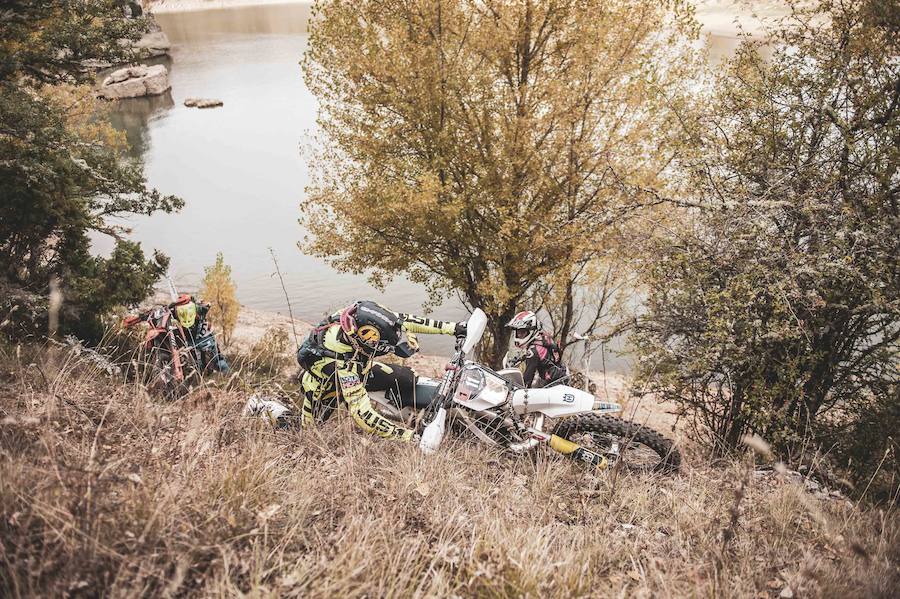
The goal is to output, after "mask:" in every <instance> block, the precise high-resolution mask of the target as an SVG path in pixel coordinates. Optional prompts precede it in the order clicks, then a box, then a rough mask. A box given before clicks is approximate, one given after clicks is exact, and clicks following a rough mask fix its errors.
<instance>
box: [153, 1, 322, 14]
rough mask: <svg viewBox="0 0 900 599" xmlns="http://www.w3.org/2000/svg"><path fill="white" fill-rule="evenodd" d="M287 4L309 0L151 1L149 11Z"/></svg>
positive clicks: (189, 10) (158, 12) (196, 10)
mask: <svg viewBox="0 0 900 599" xmlns="http://www.w3.org/2000/svg"><path fill="white" fill-rule="evenodd" d="M279 4H281V5H285V4H308V5H312V2H310V1H309V0H157V1H156V2H153V1H151V2H150V7H149V11H150V12H151V13H154V14H171V13H180V12H199V11H203V10H221V9H226V8H250V7H254V6H277V5H279Z"/></svg>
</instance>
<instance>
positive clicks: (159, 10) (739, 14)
mask: <svg viewBox="0 0 900 599" xmlns="http://www.w3.org/2000/svg"><path fill="white" fill-rule="evenodd" d="M312 4H313V2H312V1H311V0H155V1H154V0H151V2H150V5H149V8H148V10H149V11H150V12H151V13H155V14H173V13H183V12H185V13H186V12H200V11H204V10H223V9H230V8H252V7H256V6H279V5H281V6H286V5H307V6H312ZM694 6H695V9H696V13H695V17H696V19H697V21H699V22H700V25H701V30H702V31H703V33H704V34H706V35H713V36H716V37H725V38H735V39H737V38H739V37H740V34H741V32H742V31H743V33H745V34H750V35H757V34H759V33H761V32H762V31H763V29H764V27H765V25H766V24H767V23H771V22H772V21H773V20H775V19H778V18H780V17H783V16H786V15H788V14H790V10H789V9H788V8H787V7H786V6H785V5H784V4H783V3H782V2H780V1H779V0H768V1H766V2H760V3H757V5H755V6H753V8H752V10H748V9H747V7H746V6H742V4H741V2H740V0H699V1H696V2H694ZM738 21H740V23H741V25H742V26H743V29H741V28H740V27H739V26H738V25H737V22H738Z"/></svg>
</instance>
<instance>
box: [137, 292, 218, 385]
mask: <svg viewBox="0 0 900 599" xmlns="http://www.w3.org/2000/svg"><path fill="white" fill-rule="evenodd" d="M208 311H209V304H206V303H200V302H197V301H196V300H194V298H193V297H191V296H190V295H188V294H181V295H180V296H179V297H178V299H177V300H175V301H174V302H172V303H171V304H168V305H161V306H154V307H153V308H151V309H149V310H147V311H145V312H141V313H139V314H137V315H132V316H128V317H127V318H125V320H124V321H123V322H122V324H123V325H124V326H125V327H126V328H131V327H134V326H137V325H139V324H141V323H145V324H146V325H147V333H146V334H145V335H144V343H143V350H144V352H145V355H146V356H147V357H148V360H147V365H148V366H149V370H148V371H147V373H146V374H148V375H149V376H148V377H147V383H148V387H150V388H152V389H157V390H161V391H163V392H164V393H165V395H166V396H167V397H168V398H171V399H174V398H178V397H180V396H181V395H183V394H184V393H186V392H187V391H188V390H189V389H190V387H191V384H192V383H193V382H194V381H195V380H199V379H200V378H201V376H202V374H203V373H204V372H205V371H207V370H218V371H220V372H227V371H228V363H227V362H226V361H225V358H224V357H223V356H222V355H221V354H220V353H219V348H218V344H217V343H216V338H215V335H214V334H213V332H212V328H211V327H210V325H209V323H208V321H207V320H206V314H207V313H208Z"/></svg>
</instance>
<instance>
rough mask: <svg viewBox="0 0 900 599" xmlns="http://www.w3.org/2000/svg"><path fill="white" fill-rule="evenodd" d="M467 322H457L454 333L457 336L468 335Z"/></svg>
mask: <svg viewBox="0 0 900 599" xmlns="http://www.w3.org/2000/svg"><path fill="white" fill-rule="evenodd" d="M466 332H467V331H466V323H464V322H457V323H456V328H454V329H453V335H454V336H455V337H465V336H466Z"/></svg>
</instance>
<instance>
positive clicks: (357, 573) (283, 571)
mask: <svg viewBox="0 0 900 599" xmlns="http://www.w3.org/2000/svg"><path fill="white" fill-rule="evenodd" d="M101 366H102V361H98V360H95V359H92V358H91V357H90V356H89V355H87V354H84V353H82V354H81V355H80V356H78V355H75V353H74V352H72V351H70V350H67V349H46V348H33V347H27V346H26V347H14V346H8V345H0V558H2V559H0V595H2V596H9V597H17V596H51V595H52V596H62V595H68V596H95V595H98V594H104V595H107V594H109V595H115V596H135V595H150V596H174V595H179V596H226V595H227V596H234V595H237V594H239V593H249V594H251V595H252V596H270V595H272V596H274V595H279V596H304V597H306V596H314V597H325V596H332V595H336V596H342V597H343V596H348V597H362V596H369V597H382V596H404V597H405V596H464V597H469V596H478V597H483V596H491V597H519V596H528V597H537V596H541V597H589V596H592V597H596V596H639V597H660V596H663V597H665V596H670V597H671V596H678V597H681V596H706V597H710V596H723V597H763V596H768V597H778V596H780V597H790V596H797V597H799V596H806V597H810V596H826V597H833V596H850V597H862V596H866V597H879V596H881V597H888V596H891V595H892V594H893V593H894V592H895V591H896V589H897V588H898V585H900V572H898V561H900V521H898V519H897V516H896V513H895V512H894V511H893V510H883V509H863V508H860V507H857V506H856V505H855V504H853V503H851V502H849V501H848V500H846V499H841V498H835V497H834V496H832V495H830V494H828V493H823V492H821V491H819V492H818V494H814V493H810V492H809V491H808V490H807V485H806V484H804V481H803V480H798V479H797V477H791V476H780V475H776V474H775V473H773V472H772V471H768V472H766V471H761V472H759V473H755V472H753V471H752V470H751V469H748V468H746V467H745V465H743V464H741V463H724V464H717V465H715V466H712V465H709V464H706V463H705V462H704V461H703V460H702V459H701V458H699V457H696V456H694V457H692V456H691V454H692V453H693V452H691V451H690V449H691V448H690V447H686V448H684V449H687V453H688V464H687V465H686V468H685V472H684V473H683V474H682V475H680V476H676V477H670V478H660V477H652V476H637V475H627V474H620V475H618V476H615V475H613V474H612V473H600V474H592V473H588V472H586V471H584V470H583V469H581V468H579V467H577V466H575V465H573V464H570V463H568V462H566V461H564V460H562V459H559V458H556V457H554V456H551V455H547V454H543V453H542V454H539V455H537V456H535V457H534V458H532V457H524V458H516V457H510V456H506V455H499V454H494V453H491V452H489V451H486V450H485V448H484V447H483V446H478V445H474V444H471V443H469V442H466V441H464V440H456V441H455V442H452V443H449V444H448V445H447V446H446V447H445V448H442V449H441V451H440V452H439V453H438V454H437V455H434V456H431V457H425V456H423V455H422V454H420V453H419V452H418V451H417V450H416V449H415V448H414V447H410V446H404V445H400V444H397V443H394V442H390V441H383V440H380V439H375V438H372V437H369V436H366V435H364V434H361V433H360V432H358V431H356V430H353V427H352V426H351V423H350V421H349V419H347V418H345V417H343V415H342V414H339V415H338V417H336V418H333V419H332V421H330V422H329V423H327V424H326V425H325V426H323V427H322V428H321V429H319V430H307V431H293V432H279V433H275V432H273V431H272V430H271V429H270V428H268V427H267V426H265V424H264V423H263V422H261V421H249V420H246V419H244V418H242V417H241V416H240V408H241V405H242V402H243V400H244V398H245V397H246V394H247V392H248V391H249V389H247V388H246V387H245V386H244V384H243V382H242V381H241V380H238V379H233V380H231V381H230V382H228V383H227V384H226V383H225V382H224V381H219V382H218V384H219V385H221V387H214V386H211V387H209V388H205V389H201V390H199V391H196V392H194V393H193V394H191V395H190V396H189V397H187V398H186V399H184V400H182V401H179V402H177V403H171V404H167V403H162V402H160V401H159V400H156V399H153V398H151V397H149V396H147V394H146V393H145V392H144V391H143V390H142V389H141V388H139V387H136V386H134V385H132V384H129V383H127V382H124V381H123V380H122V379H121V378H120V377H119V376H117V375H108V374H106V373H105V372H103V369H102V368H101ZM745 480H746V481H747V483H746V486H745V487H743V490H742V491H739V489H740V488H742V481H745ZM810 486H813V485H810ZM741 495H742V497H740V496H741ZM736 497H740V500H739V503H738V502H736ZM724 531H728V533H727V534H724V535H723V532H724ZM723 536H724V537H728V536H732V537H733V538H731V540H730V541H729V542H725V541H724V540H723Z"/></svg>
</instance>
